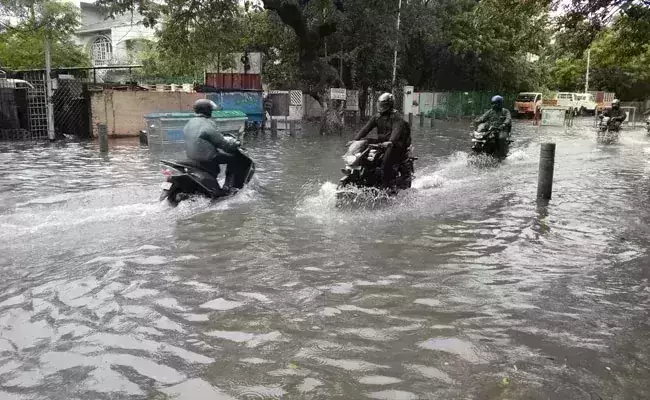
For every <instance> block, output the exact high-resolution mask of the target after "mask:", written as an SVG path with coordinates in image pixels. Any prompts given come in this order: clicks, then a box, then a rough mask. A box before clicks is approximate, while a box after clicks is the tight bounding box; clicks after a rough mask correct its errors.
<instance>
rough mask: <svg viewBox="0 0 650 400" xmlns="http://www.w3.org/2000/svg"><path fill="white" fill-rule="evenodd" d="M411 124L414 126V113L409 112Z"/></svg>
mask: <svg viewBox="0 0 650 400" xmlns="http://www.w3.org/2000/svg"><path fill="white" fill-rule="evenodd" d="M409 125H411V126H413V113H409Z"/></svg>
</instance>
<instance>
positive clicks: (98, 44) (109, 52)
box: [92, 36, 113, 65]
mask: <svg viewBox="0 0 650 400" xmlns="http://www.w3.org/2000/svg"><path fill="white" fill-rule="evenodd" d="M92 57H93V64H95V65H107V64H108V63H109V61H110V60H111V58H112V57H113V49H112V46H111V40H110V39H109V38H107V37H106V36H99V37H98V38H96V39H95V41H94V42H93V45H92Z"/></svg>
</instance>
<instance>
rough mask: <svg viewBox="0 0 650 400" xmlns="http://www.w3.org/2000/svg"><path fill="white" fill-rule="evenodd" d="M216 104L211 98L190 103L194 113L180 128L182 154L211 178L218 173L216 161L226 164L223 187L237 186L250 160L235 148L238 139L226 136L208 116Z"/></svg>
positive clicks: (231, 187) (237, 145)
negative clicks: (181, 129)
mask: <svg viewBox="0 0 650 400" xmlns="http://www.w3.org/2000/svg"><path fill="white" fill-rule="evenodd" d="M215 110H218V106H217V105H216V104H215V103H214V102H213V101H211V100H208V99H199V100H197V101H196V102H195V103H194V113H195V114H196V115H195V116H194V117H193V118H192V119H190V120H189V121H188V122H187V124H186V125H185V127H184V128H183V136H184V139H185V154H186V156H187V158H188V159H190V160H191V161H193V162H194V163H196V164H197V165H198V166H199V167H200V168H201V169H203V170H205V171H206V172H209V173H210V174H211V175H213V176H214V177H215V178H216V177H217V176H218V175H219V172H220V169H219V164H226V181H225V183H224V187H223V190H225V191H230V190H232V189H241V188H242V187H243V186H244V180H245V179H246V177H245V176H244V175H245V174H246V171H247V170H248V165H247V164H250V161H248V160H246V159H244V158H243V157H241V156H240V154H239V153H238V152H236V150H237V148H238V147H239V146H240V145H241V143H240V142H239V141H235V140H232V141H230V140H226V138H224V136H223V135H222V134H221V132H219V130H218V129H217V125H216V123H215V121H214V120H212V111H215Z"/></svg>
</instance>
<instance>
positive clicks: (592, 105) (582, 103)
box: [574, 93, 598, 115]
mask: <svg viewBox="0 0 650 400" xmlns="http://www.w3.org/2000/svg"><path fill="white" fill-rule="evenodd" d="M574 95H575V96H574V97H575V99H576V107H578V112H579V113H580V114H581V115H587V114H590V115H595V114H596V108H597V107H598V103H596V100H595V99H594V95H593V94H590V93H574Z"/></svg>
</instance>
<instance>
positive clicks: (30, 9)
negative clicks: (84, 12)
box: [0, 0, 90, 69]
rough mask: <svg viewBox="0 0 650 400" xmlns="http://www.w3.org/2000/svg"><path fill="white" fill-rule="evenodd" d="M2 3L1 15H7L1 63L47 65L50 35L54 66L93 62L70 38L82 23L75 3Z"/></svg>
mask: <svg viewBox="0 0 650 400" xmlns="http://www.w3.org/2000/svg"><path fill="white" fill-rule="evenodd" d="M0 5H1V6H2V8H1V9H0V15H1V16H3V17H5V22H2V23H1V26H2V28H3V29H2V30H1V31H0V65H1V66H3V67H5V68H9V69H28V68H43V67H44V65H45V40H46V38H49V40H50V41H51V45H52V52H51V53H52V66H53V67H74V66H86V65H90V60H89V58H88V56H87V55H86V54H85V53H84V52H83V51H82V49H81V48H80V47H78V46H76V45H75V44H74V43H72V41H71V40H70V35H71V34H72V33H74V31H75V29H76V28H77V26H78V23H79V22H78V21H79V20H78V18H79V12H78V10H77V8H76V7H75V6H74V5H72V4H70V3H63V2H59V1H55V0H46V1H36V0H0ZM9 21H14V23H11V22H9Z"/></svg>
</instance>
